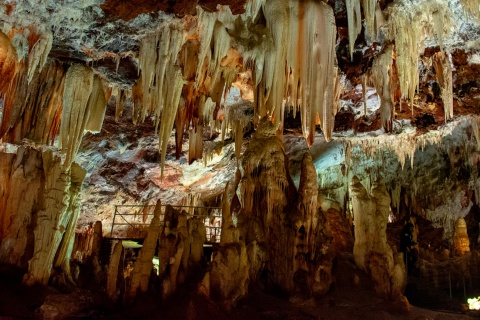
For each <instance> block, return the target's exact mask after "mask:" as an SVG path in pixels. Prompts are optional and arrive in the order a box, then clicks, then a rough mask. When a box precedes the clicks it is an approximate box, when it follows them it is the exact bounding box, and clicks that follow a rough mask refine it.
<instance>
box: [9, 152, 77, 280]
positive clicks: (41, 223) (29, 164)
mask: <svg viewBox="0 0 480 320" xmlns="http://www.w3.org/2000/svg"><path fill="white" fill-rule="evenodd" d="M2 158H3V161H2V170H1V172H2V173H3V174H5V176H4V178H3V179H2V181H3V184H4V185H3V188H4V190H5V192H3V193H2V194H3V196H2V200H1V201H2V203H4V205H3V206H2V208H3V210H2V212H1V214H0V217H1V221H2V233H1V236H0V239H1V245H0V257H1V258H0V259H1V261H2V262H4V263H8V264H13V265H17V266H19V267H26V265H27V262H28V272H27V274H26V275H25V277H24V282H25V283H26V284H36V283H40V284H47V283H48V280H49V278H50V274H51V271H52V268H53V267H54V266H55V267H58V268H60V269H62V270H64V271H65V272H66V273H67V274H68V275H70V263H69V261H70V257H71V253H72V252H71V250H72V247H73V240H74V230H75V225H76V222H77V219H78V215H79V213H80V199H79V197H78V194H79V191H80V186H81V184H82V182H83V179H84V177H85V171H84V170H83V169H82V168H80V167H79V166H78V165H73V166H72V167H71V168H70V169H69V170H67V171H65V170H63V168H62V162H61V158H60V157H59V155H55V154H53V153H52V151H50V150H45V151H40V150H36V149H34V148H31V147H19V148H18V151H17V152H16V153H15V154H11V153H4V154H2ZM17 192H18V193H17ZM32 231H33V232H32Z"/></svg>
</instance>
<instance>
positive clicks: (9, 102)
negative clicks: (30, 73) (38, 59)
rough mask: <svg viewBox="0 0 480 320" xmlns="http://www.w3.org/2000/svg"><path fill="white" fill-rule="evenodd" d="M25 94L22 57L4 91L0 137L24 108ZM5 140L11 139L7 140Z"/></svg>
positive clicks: (12, 124)
mask: <svg viewBox="0 0 480 320" xmlns="http://www.w3.org/2000/svg"><path fill="white" fill-rule="evenodd" d="M27 94H28V81H27V64H26V60H25V59H24V60H22V61H20V62H19V63H18V64H17V65H16V72H15V73H14V75H13V78H12V79H11V82H10V83H9V86H8V88H7V91H6V92H5V98H4V105H3V117H2V124H1V127H0V137H3V136H4V135H5V133H6V132H7V131H8V130H10V129H11V128H12V127H13V126H14V125H15V123H16V122H17V121H18V120H19V118H20V116H21V114H22V112H23V110H24V108H25V98H26V96H27ZM7 142H11V141H10V140H9V141H7Z"/></svg>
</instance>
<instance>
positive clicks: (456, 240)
mask: <svg viewBox="0 0 480 320" xmlns="http://www.w3.org/2000/svg"><path fill="white" fill-rule="evenodd" d="M453 245H454V253H455V254H456V255H459V256H461V255H463V254H465V253H466V252H470V240H469V239H468V233H467V223H466V222H465V219H464V218H459V219H458V220H457V221H456V222H455V233H454V236H453Z"/></svg>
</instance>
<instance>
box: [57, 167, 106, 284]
mask: <svg viewBox="0 0 480 320" xmlns="http://www.w3.org/2000/svg"><path fill="white" fill-rule="evenodd" d="M86 173H87V171H85V170H84V169H83V168H82V167H80V166H79V165H77V164H74V166H72V174H71V181H70V183H71V186H70V194H71V199H70V202H69V207H68V208H67V212H68V213H69V214H68V216H67V217H66V218H65V222H64V225H63V226H62V227H64V228H65V233H64V234H63V238H62V241H61V243H60V245H59V248H58V252H57V253H56V256H55V260H54V262H53V266H54V267H55V268H61V270H62V272H63V274H64V275H65V277H66V278H67V279H68V280H69V281H70V282H72V283H73V278H72V274H71V271H70V259H71V257H72V250H73V243H74V241H75V228H76V226H77V220H78V217H79V216H80V211H81V210H80V209H81V203H80V200H81V199H80V190H81V188H82V183H83V180H84V179H85V175H86ZM97 245H98V244H97ZM98 249H99V248H98V247H97V248H96V250H97V252H96V254H98Z"/></svg>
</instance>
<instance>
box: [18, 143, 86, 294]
mask: <svg viewBox="0 0 480 320" xmlns="http://www.w3.org/2000/svg"><path fill="white" fill-rule="evenodd" d="M42 160H43V170H44V172H45V177H46V181H45V190H44V197H45V199H44V201H45V202H44V207H43V208H42V209H41V210H40V211H39V213H38V214H37V216H38V217H37V223H36V227H35V229H34V231H33V233H34V254H33V257H32V258H31V259H30V260H29V265H28V272H27V274H25V276H24V279H23V281H24V283H25V284H27V285H32V284H36V283H39V284H47V283H48V280H49V277H50V272H51V269H52V264H53V262H54V258H55V255H56V253H57V249H58V247H59V245H60V242H61V241H62V238H63V237H64V233H65V231H66V230H67V227H68V224H69V222H70V223H73V224H74V225H76V220H75V221H73V219H72V218H75V214H74V212H73V211H75V210H77V209H78V203H76V200H77V198H76V195H77V193H78V191H79V188H80V185H81V183H82V182H83V177H85V174H86V172H85V170H84V169H82V168H81V167H80V166H79V165H77V164H74V165H72V166H71V167H70V168H69V170H68V171H64V167H63V164H62V162H61V158H60V157H59V156H57V155H54V154H53V152H52V151H51V150H47V151H45V152H44V153H43V155H42ZM72 182H73V183H72ZM72 216H73V217H72ZM77 218H78V216H77ZM71 236H72V237H73V235H72V234H71ZM65 241H67V242H68V241H70V239H66V240H65ZM68 247H70V244H68Z"/></svg>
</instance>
